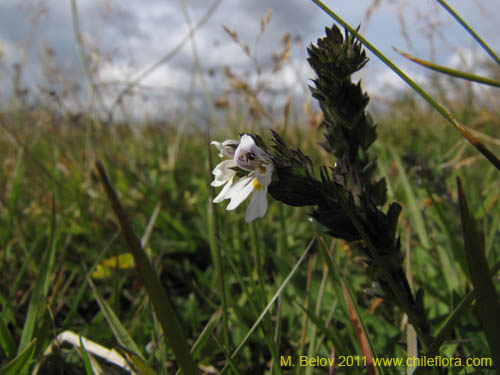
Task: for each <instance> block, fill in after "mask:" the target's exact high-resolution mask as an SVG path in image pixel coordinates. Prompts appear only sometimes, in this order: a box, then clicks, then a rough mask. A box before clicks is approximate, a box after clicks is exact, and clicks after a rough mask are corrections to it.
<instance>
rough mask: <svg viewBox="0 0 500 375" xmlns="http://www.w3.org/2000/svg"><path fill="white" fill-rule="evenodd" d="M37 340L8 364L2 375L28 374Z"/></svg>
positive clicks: (2, 369)
mask: <svg viewBox="0 0 500 375" xmlns="http://www.w3.org/2000/svg"><path fill="white" fill-rule="evenodd" d="M36 341H37V339H36V338H35V339H33V341H31V343H30V344H29V345H28V346H27V347H26V348H25V349H24V350H23V351H22V352H21V353H19V354H18V355H17V357H16V358H14V359H13V360H12V361H10V362H9V363H7V364H6V365H5V366H4V367H3V368H1V369H0V375H24V374H27V372H28V368H29V365H30V363H31V359H32V358H33V354H34V353H35V349H36V345H35V344H36Z"/></svg>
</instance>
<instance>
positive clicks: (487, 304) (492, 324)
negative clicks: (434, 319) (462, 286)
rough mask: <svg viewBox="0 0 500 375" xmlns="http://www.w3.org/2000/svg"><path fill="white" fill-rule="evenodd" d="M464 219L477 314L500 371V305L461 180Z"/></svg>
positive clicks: (459, 182)
mask: <svg viewBox="0 0 500 375" xmlns="http://www.w3.org/2000/svg"><path fill="white" fill-rule="evenodd" d="M457 188H458V199H459V203H460V216H461V218H462V228H463V233H464V241H465V252H466V256H467V262H468V264H469V274H470V281H471V283H472V285H473V286H474V290H475V293H476V298H477V302H476V314H477V317H478V318H479V321H480V322H481V325H482V327H483V331H484V333H485V335H486V338H487V340H488V344H489V346H490V350H491V356H492V358H493V362H494V363H495V366H496V368H497V371H500V336H499V334H498V333H499V332H500V319H499V318H498V317H500V303H499V301H498V294H497V291H496V289H495V285H494V283H493V279H492V277H491V274H490V270H489V268H488V261H487V259H486V255H485V253H484V242H483V240H482V238H481V237H480V235H479V233H478V231H477V229H476V223H475V220H474V218H473V217H472V215H471V214H470V211H469V207H468V206H467V201H466V198H465V193H464V189H463V186H462V181H461V180H460V178H458V177H457Z"/></svg>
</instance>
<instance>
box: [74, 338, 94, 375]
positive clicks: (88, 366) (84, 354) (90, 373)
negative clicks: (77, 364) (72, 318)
mask: <svg viewBox="0 0 500 375" xmlns="http://www.w3.org/2000/svg"><path fill="white" fill-rule="evenodd" d="M78 339H79V340H80V348H81V352H82V358H83V365H84V366H85V372H86V373H87V375H94V371H92V365H91V364H90V359H89V354H88V353H87V349H85V345H83V341H82V336H78Z"/></svg>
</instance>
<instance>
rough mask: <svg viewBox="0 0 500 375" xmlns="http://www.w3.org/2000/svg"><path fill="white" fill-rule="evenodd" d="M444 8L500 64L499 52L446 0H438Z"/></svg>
mask: <svg viewBox="0 0 500 375" xmlns="http://www.w3.org/2000/svg"><path fill="white" fill-rule="evenodd" d="M436 1H437V2H438V3H439V4H440V5H441V6H442V7H443V8H444V9H446V11H447V12H448V13H450V14H451V16H452V17H453V18H455V20H457V22H458V23H459V24H460V25H462V27H463V28H464V29H465V30H467V32H468V33H469V34H470V35H472V37H473V38H474V39H475V40H476V42H478V43H479V45H480V46H481V47H483V49H484V50H485V51H486V52H487V53H488V55H490V56H491V58H492V59H493V60H495V62H496V63H497V64H498V65H500V58H499V57H498V56H497V54H496V53H495V51H493V50H492V49H491V48H490V47H489V46H488V45H487V44H486V43H485V41H484V40H483V39H482V38H481V37H480V36H479V35H478V34H477V33H476V32H475V31H474V30H473V29H472V28H471V27H470V26H469V25H468V24H467V22H465V21H464V20H463V19H462V17H460V16H459V15H458V14H457V13H456V12H455V11H454V10H453V8H451V7H450V6H449V5H448V4H447V3H446V1H444V0H436Z"/></svg>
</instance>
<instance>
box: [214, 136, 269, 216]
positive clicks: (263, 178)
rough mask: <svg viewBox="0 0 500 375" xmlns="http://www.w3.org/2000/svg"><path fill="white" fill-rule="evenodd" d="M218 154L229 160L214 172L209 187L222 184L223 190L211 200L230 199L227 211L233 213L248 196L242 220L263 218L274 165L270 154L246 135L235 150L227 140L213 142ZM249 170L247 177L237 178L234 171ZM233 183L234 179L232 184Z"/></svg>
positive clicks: (233, 144)
mask: <svg viewBox="0 0 500 375" xmlns="http://www.w3.org/2000/svg"><path fill="white" fill-rule="evenodd" d="M212 144H214V145H215V146H216V147H217V148H218V149H219V150H221V154H219V156H221V157H222V156H226V157H229V158H230V159H229V160H224V161H223V162H221V163H219V164H218V165H217V166H216V167H215V169H214V170H213V172H212V173H213V174H214V176H215V179H214V181H212V183H211V185H212V186H221V185H223V184H225V186H224V188H223V189H222V191H221V192H220V193H219V195H217V197H216V198H215V199H214V203H219V202H221V201H223V200H224V199H230V202H229V204H228V206H227V208H226V209H227V210H228V211H229V210H234V209H235V208H236V207H238V206H239V205H240V204H241V202H243V201H244V200H245V199H246V198H247V197H248V196H249V195H250V194H252V199H251V200H250V204H249V205H248V208H247V212H246V215H245V220H246V222H247V223H249V222H251V221H253V220H254V219H256V218H258V217H263V216H264V215H265V213H266V211H267V197H266V194H267V187H268V186H269V184H270V183H271V180H272V175H273V171H274V165H273V163H272V161H271V158H270V157H269V155H268V154H267V153H266V152H265V151H264V150H262V149H261V148H260V147H259V146H257V145H256V144H255V141H254V140H253V138H252V137H250V136H249V135H246V134H244V135H243V136H242V137H241V140H240V142H239V144H238V145H237V147H236V149H234V146H235V141H233V140H228V141H224V142H222V143H219V142H212ZM235 167H238V168H240V169H243V170H246V171H249V172H250V173H248V175H246V176H244V177H241V178H240V179H237V177H236V168H235ZM235 180H237V181H236V182H235Z"/></svg>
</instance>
